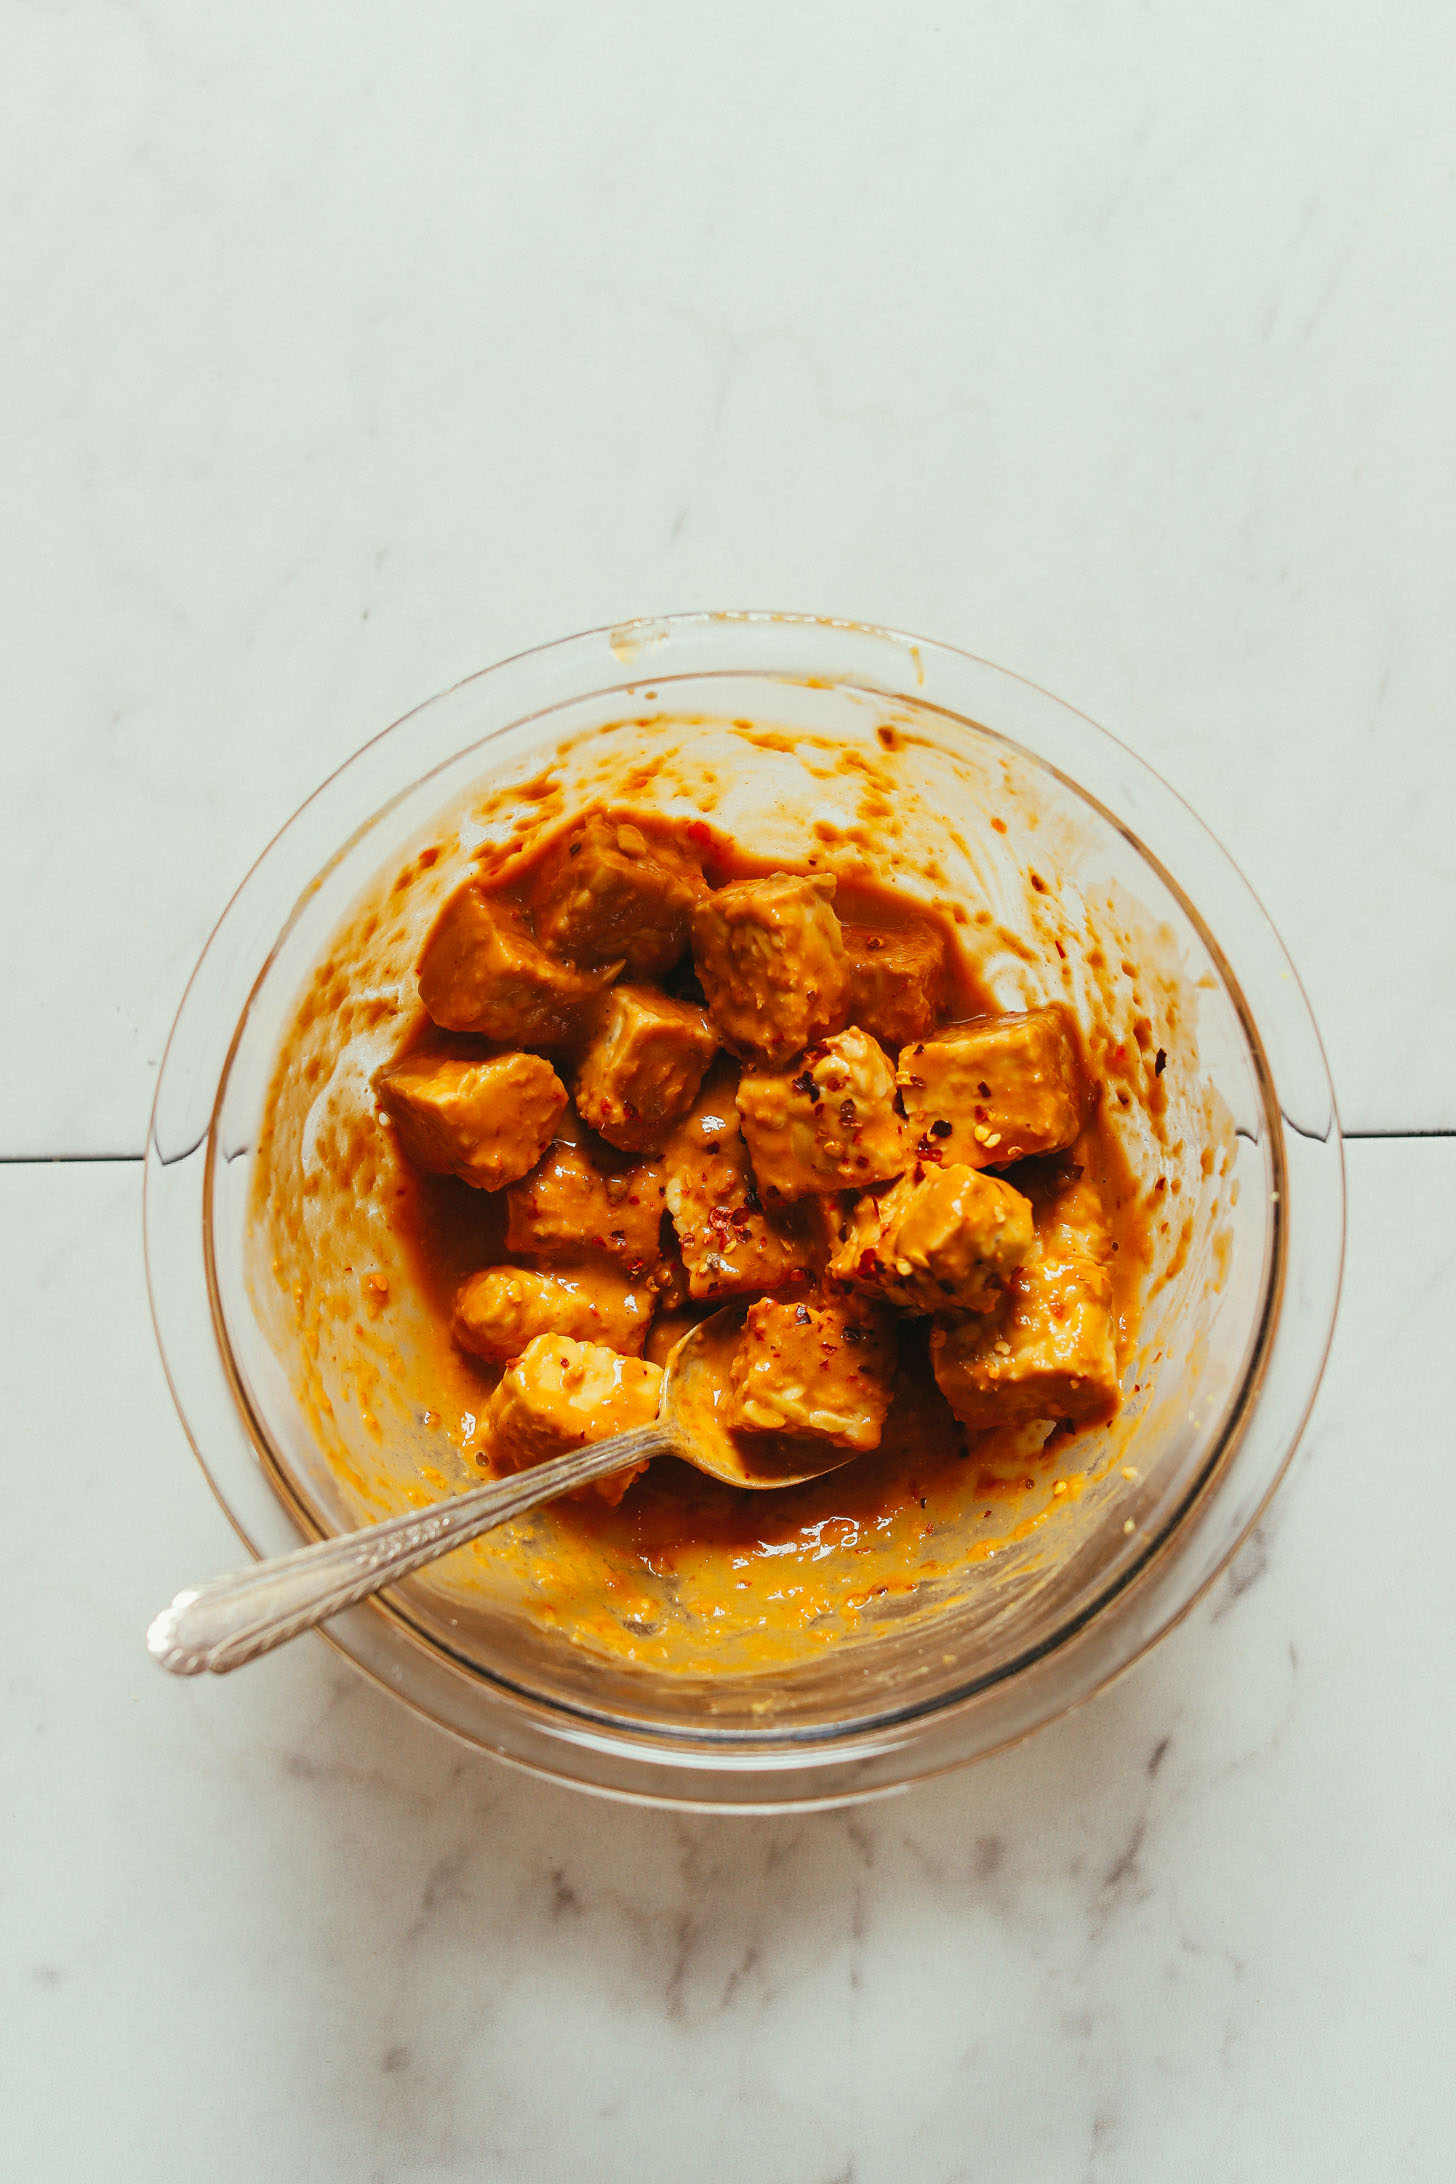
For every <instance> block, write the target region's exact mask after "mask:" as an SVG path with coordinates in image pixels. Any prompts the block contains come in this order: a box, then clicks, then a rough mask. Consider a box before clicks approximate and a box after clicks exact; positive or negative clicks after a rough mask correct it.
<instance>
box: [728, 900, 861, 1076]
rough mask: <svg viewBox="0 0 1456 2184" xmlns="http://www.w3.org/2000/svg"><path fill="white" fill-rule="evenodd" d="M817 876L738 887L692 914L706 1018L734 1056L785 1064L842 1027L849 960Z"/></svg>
mask: <svg viewBox="0 0 1456 2184" xmlns="http://www.w3.org/2000/svg"><path fill="white" fill-rule="evenodd" d="M834 885H835V883H834V880H833V878H832V876H830V875H829V874H827V873H811V874H808V875H801V874H796V873H790V872H776V873H773V874H771V875H770V876H769V877H768V878H767V879H762V880H739V881H737V882H736V883H735V884H734V885H733V886H732V887H720V888H719V889H718V890H717V892H716V893H715V894H712V895H708V896H706V897H705V898H704V899H703V900H702V901H700V902H699V903H698V905H697V908H696V909H695V910H694V912H693V958H694V961H695V963H696V965H697V971H698V977H699V978H700V979H701V981H702V986H703V992H704V993H705V994H706V996H707V1001H708V1014H709V1016H710V1017H711V1018H712V1020H713V1023H714V1025H715V1026H716V1028H717V1031H718V1033H719V1036H720V1037H721V1038H722V1040H723V1042H724V1044H725V1045H726V1046H729V1047H731V1048H732V1049H733V1051H734V1053H735V1054H739V1055H744V1056H756V1057H757V1058H758V1059H759V1060H761V1061H765V1062H786V1061H787V1060H788V1059H789V1057H790V1056H791V1055H793V1054H798V1053H800V1052H801V1051H802V1049H803V1048H805V1047H806V1046H808V1045H809V1043H810V1041H811V1040H814V1039H822V1038H823V1037H824V1036H825V1035H826V1034H827V1033H829V1032H833V1031H839V1030H842V1029H843V1027H844V1025H845V1024H846V1023H847V1022H848V1020H849V957H848V956H847V955H846V954H845V950H844V942H843V939H842V938H841V936H840V931H839V920H838V918H837V917H836V916H835V915H834Z"/></svg>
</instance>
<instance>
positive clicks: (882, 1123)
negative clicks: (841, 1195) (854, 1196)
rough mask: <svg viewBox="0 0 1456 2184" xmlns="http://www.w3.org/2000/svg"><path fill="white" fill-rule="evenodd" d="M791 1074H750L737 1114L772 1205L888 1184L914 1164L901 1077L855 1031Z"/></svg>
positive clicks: (813, 1051) (839, 1035)
mask: <svg viewBox="0 0 1456 2184" xmlns="http://www.w3.org/2000/svg"><path fill="white" fill-rule="evenodd" d="M800 1064H801V1065H802V1066H800V1065H799V1064H791V1065H790V1067H789V1068H787V1069H775V1070H769V1069H745V1070H744V1072H743V1075H742V1076H741V1078H740V1079H739V1082H738V1112H739V1114H740V1116H741V1117H742V1119H743V1135H744V1137H745V1138H746V1139H747V1140H748V1150H749V1154H750V1157H751V1158H752V1161H753V1172H754V1174H755V1176H756V1177H757V1178H758V1186H759V1189H760V1190H761V1191H762V1192H763V1195H764V1197H765V1199H767V1200H768V1201H770V1202H773V1201H775V1200H780V1199H792V1198H804V1197H807V1196H809V1195H810V1194H811V1193H814V1192H819V1191H837V1190H845V1189H849V1188H852V1187H853V1186H855V1185H860V1186H863V1185H865V1184H869V1183H883V1182H884V1181H885V1180H886V1178H887V1177H889V1176H892V1175H899V1173H900V1172H901V1170H902V1169H903V1168H904V1167H905V1165H906V1163H907V1161H908V1160H909V1157H910V1144H909V1139H908V1137H907V1135H906V1130H905V1123H904V1119H903V1118H902V1116H901V1115H900V1114H899V1113H898V1112H897V1111H896V1107H895V1072H894V1070H893V1069H892V1068H891V1066H890V1063H889V1060H888V1058H887V1057H886V1055H885V1053H884V1050H883V1049H882V1048H881V1047H880V1046H879V1045H878V1044H877V1043H876V1041H875V1040H873V1039H872V1038H870V1036H869V1034H868V1033H867V1032H864V1031H860V1030H859V1029H857V1028H854V1029H851V1030H849V1031H841V1032H836V1034H835V1035H834V1037H833V1038H831V1039H825V1040H822V1041H820V1042H819V1043H818V1044H817V1045H815V1046H811V1047H810V1048H809V1050H808V1052H807V1053H806V1054H804V1055H802V1056H801V1057H800Z"/></svg>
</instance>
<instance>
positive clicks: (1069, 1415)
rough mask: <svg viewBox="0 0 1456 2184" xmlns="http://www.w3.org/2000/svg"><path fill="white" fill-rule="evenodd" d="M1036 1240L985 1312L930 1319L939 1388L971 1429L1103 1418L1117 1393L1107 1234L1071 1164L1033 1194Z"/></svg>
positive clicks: (1089, 1190)
mask: <svg viewBox="0 0 1456 2184" xmlns="http://www.w3.org/2000/svg"><path fill="white" fill-rule="evenodd" d="M1037 1198H1038V1204H1037V1241H1036V1246H1035V1248H1034V1250H1033V1251H1032V1253H1031V1256H1030V1257H1029V1258H1028V1259H1027V1260H1026V1262H1025V1263H1024V1265H1022V1266H1020V1267H1018V1268H1017V1270H1016V1271H1015V1273H1013V1274H1012V1276H1011V1278H1010V1280H1009V1282H1008V1284H1007V1290H1006V1299H1005V1303H1004V1305H1003V1306H1002V1309H1001V1310H1000V1312H999V1313H997V1314H996V1316H995V1317H994V1318H991V1319H985V1320H978V1321H973V1320H967V1321H965V1322H963V1323H962V1324H961V1325H960V1326H958V1327H952V1328H948V1329H947V1328H936V1329H935V1331H934V1332H933V1333H932V1335H931V1338H930V1354H931V1363H932V1365H933V1367H934V1371H935V1377H936V1380H937V1381H938V1383H939V1385H940V1389H941V1392H942V1394H943V1395H944V1396H945V1399H946V1401H947V1402H948V1403H949V1404H950V1407H951V1409H952V1410H953V1411H954V1412H955V1414H956V1416H957V1417H958V1418H959V1419H961V1421H962V1422H963V1423H964V1424H965V1425H967V1426H969V1427H970V1428H971V1429H972V1430H973V1431H975V1432H983V1431H986V1430H987V1429H990V1428H993V1427H996V1426H1002V1425H1020V1424H1023V1423H1025V1422H1026V1421H1027V1420H1029V1419H1050V1420H1053V1421H1059V1422H1065V1423H1068V1424H1071V1425H1077V1426H1092V1425H1103V1424H1105V1423H1106V1422H1107V1421H1108V1420H1109V1419H1110V1418H1112V1417H1113V1415H1114V1414H1115V1412H1116V1410H1117V1407H1118V1403H1119V1400H1120V1389H1119V1383H1118V1375H1117V1354H1116V1348H1115V1344H1114V1339H1113V1323H1112V1308H1111V1281H1110V1278H1109V1275H1108V1261H1109V1258H1110V1255H1111V1242H1110V1239H1109V1237H1108V1234H1107V1230H1106V1226H1105V1224H1104V1222H1103V1219H1102V1210H1101V1204H1100V1201H1099V1199H1098V1195H1097V1192H1096V1190H1095V1188H1094V1186H1093V1185H1092V1184H1091V1183H1090V1182H1089V1181H1088V1180H1087V1179H1085V1178H1082V1177H1079V1176H1078V1175H1076V1174H1075V1173H1073V1174H1072V1175H1071V1176H1070V1177H1069V1179H1068V1180H1067V1181H1066V1183H1065V1184H1064V1185H1063V1187H1062V1188H1060V1189H1059V1190H1056V1191H1054V1192H1052V1193H1051V1194H1050V1195H1049V1196H1045V1195H1043V1193H1041V1192H1040V1191H1039V1192H1038V1193H1037Z"/></svg>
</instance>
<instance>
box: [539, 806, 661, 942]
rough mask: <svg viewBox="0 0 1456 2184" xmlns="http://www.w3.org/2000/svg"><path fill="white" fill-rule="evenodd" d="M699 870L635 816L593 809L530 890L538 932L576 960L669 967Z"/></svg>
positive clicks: (551, 858) (549, 859) (557, 850)
mask: <svg viewBox="0 0 1456 2184" xmlns="http://www.w3.org/2000/svg"><path fill="white" fill-rule="evenodd" d="M702 888H703V881H702V875H701V873H700V872H698V871H697V870H696V869H695V868H694V867H693V866H691V865H689V864H688V863H687V862H686V861H685V860H684V859H682V857H681V854H680V853H678V854H676V855H674V853H673V852H672V851H671V850H670V849H668V848H666V847H664V846H663V845H662V844H661V843H660V842H659V841H657V840H655V839H653V840H649V838H648V836H647V835H646V834H644V832H643V830H642V828H641V827H639V826H637V825H635V824H634V823H633V822H632V821H631V820H627V819H612V818H609V817H608V816H606V815H605V814H603V813H601V812H593V813H592V814H591V816H590V817H589V818H588V819H587V820H586V821H585V822H584V823H583V824H582V825H581V826H579V827H574V828H573V829H572V830H571V832H570V833H569V834H568V835H567V836H566V838H565V839H564V841H562V842H561V843H559V844H558V846H557V848H556V849H555V850H554V851H553V852H552V854H551V855H550V856H549V857H548V858H547V859H546V861H545V863H544V864H543V866H542V868H541V872H540V875H539V877H538V879H537V882H536V886H535V888H534V890H533V907H534V911H535V924H536V937H537V939H538V940H539V941H540V942H541V943H542V945H543V946H544V947H547V948H550V949H553V950H555V951H556V953H557V954H559V955H563V956H569V957H570V958H571V959H572V961H573V962H576V963H625V964H626V966H627V968H628V970H629V971H631V972H632V973H634V974H635V975H636V976H637V977H639V978H648V977H655V976H657V975H659V974H660V973H661V972H663V971H665V970H668V969H669V968H670V967H671V966H672V965H673V964H674V963H675V962H676V961H677V959H678V957H679V956H680V955H682V954H683V953H684V951H685V950H686V948H687V945H688V921H689V919H690V917H691V915H692V908H693V903H694V900H695V899H696V897H697V896H698V895H700V894H701V893H702Z"/></svg>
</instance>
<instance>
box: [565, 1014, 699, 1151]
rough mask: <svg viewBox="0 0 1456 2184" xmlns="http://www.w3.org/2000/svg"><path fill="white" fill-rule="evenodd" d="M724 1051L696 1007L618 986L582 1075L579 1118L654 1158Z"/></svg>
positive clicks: (588, 1051) (582, 1066) (618, 1142)
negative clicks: (710, 1065)
mask: <svg viewBox="0 0 1456 2184" xmlns="http://www.w3.org/2000/svg"><path fill="white" fill-rule="evenodd" d="M717 1051H718V1041H717V1038H716V1037H715V1035H714V1033H713V1032H712V1030H711V1029H710V1028H709V1025H708V1020H707V1018H706V1016H704V1014H703V1012H702V1010H701V1009H698V1008H694V1007H693V1006H692V1004H691V1003H690V1002H687V1001H673V1000H669V998H668V997H667V995H666V994H662V993H658V992H657V991H656V990H655V988H653V987H651V986H614V987H613V988H612V991H611V993H610V994H609V995H608V996H607V999H606V1001H605V1002H604V1003H603V1006H602V1014H601V1019H600V1021H599V1023H598V1025H597V1028H596V1030H595V1031H594V1032H593V1034H592V1039H591V1043H590V1045H589V1046H588V1047H587V1049H586V1052H585V1053H584V1054H583V1056H582V1059H581V1063H580V1066H579V1067H578V1070H577V1074H576V1084H575V1093H576V1105H577V1111H578V1113H579V1114H580V1115H581V1117H582V1119H583V1120H584V1121H585V1122H589V1123H590V1124H591V1126H592V1128H593V1129H594V1130H596V1131H599V1132H600V1134H601V1135H602V1136H603V1137H604V1138H605V1139H606V1140H607V1142H608V1144H609V1145H617V1146H620V1147H621V1148H622V1149H623V1150H624V1151H626V1152H639V1153H640V1152H649V1151H653V1150H655V1149H656V1148H657V1147H658V1146H660V1145H661V1143H662V1141H663V1139H664V1137H665V1136H666V1135H667V1133H668V1131H669V1130H670V1129H671V1128H672V1126H673V1124H674V1123H675V1122H678V1121H680V1120H681V1118H682V1116H683V1115H685V1114H686V1113H687V1111H688V1109H689V1108H690V1107H691V1106H692V1104H693V1100H694V1098H695V1096H696V1094H697V1089H698V1086H699V1085H700V1084H701V1083H702V1081H703V1072H704V1071H705V1070H706V1068H707V1066H708V1064H709V1062H710V1061H711V1060H712V1059H713V1056H714V1055H715V1054H716V1053H717Z"/></svg>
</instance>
